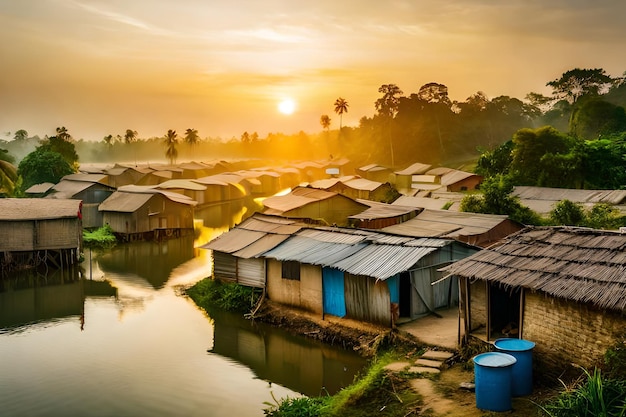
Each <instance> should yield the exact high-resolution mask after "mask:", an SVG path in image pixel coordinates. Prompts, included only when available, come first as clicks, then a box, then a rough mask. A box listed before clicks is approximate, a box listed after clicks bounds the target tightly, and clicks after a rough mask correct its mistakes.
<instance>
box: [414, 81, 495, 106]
mask: <svg viewBox="0 0 626 417" xmlns="http://www.w3.org/2000/svg"><path fill="white" fill-rule="evenodd" d="M483 95H484V94H483ZM417 97H418V98H419V99H420V100H422V101H425V102H427V103H442V104H446V105H448V106H450V105H451V104H452V102H451V101H450V98H449V97H448V87H447V86H446V85H444V84H439V83H428V84H424V85H423V86H421V87H420V89H419V91H418V92H417Z"/></svg>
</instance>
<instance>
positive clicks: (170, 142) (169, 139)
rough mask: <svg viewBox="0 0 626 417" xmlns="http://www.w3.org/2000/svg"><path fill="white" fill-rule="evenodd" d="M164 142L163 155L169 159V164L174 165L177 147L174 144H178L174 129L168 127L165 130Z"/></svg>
mask: <svg viewBox="0 0 626 417" xmlns="http://www.w3.org/2000/svg"><path fill="white" fill-rule="evenodd" d="M164 143H165V146H166V147H167V149H166V151H165V157H166V158H167V159H168V160H169V161H170V165H174V164H175V163H176V158H177V157H178V149H176V146H177V145H178V135H177V134H176V131H175V130H172V129H169V130H168V131H167V134H166V135H165V141H164Z"/></svg>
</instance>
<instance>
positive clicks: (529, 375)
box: [493, 339, 535, 397]
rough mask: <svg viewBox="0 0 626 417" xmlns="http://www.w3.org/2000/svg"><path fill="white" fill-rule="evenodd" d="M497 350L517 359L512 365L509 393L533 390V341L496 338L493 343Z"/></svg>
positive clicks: (521, 393) (528, 393) (520, 394)
mask: <svg viewBox="0 0 626 417" xmlns="http://www.w3.org/2000/svg"><path fill="white" fill-rule="evenodd" d="M493 345H494V346H495V347H496V349H497V350H498V351H499V352H502V353H507V354H509V355H511V356H513V357H514V358H515V359H517V362H516V363H515V365H513V376H512V378H513V380H512V382H511V393H512V395H513V396H514V397H521V396H524V395H530V394H532V392H533V348H534V347H535V343H534V342H531V341H529V340H524V339H498V340H496V341H495V342H494V344H493Z"/></svg>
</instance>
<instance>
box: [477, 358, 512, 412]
mask: <svg viewBox="0 0 626 417" xmlns="http://www.w3.org/2000/svg"><path fill="white" fill-rule="evenodd" d="M473 360H474V385H475V386H476V407H477V408H480V409H481V410H490V411H509V410H510V409H511V376H512V368H513V365H514V364H515V362H517V360H516V359H515V358H514V357H513V356H511V355H509V354H506V353H501V352H487V353H481V354H480V355H476V356H474V358H473Z"/></svg>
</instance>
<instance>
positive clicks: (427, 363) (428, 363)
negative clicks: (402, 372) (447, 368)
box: [415, 358, 443, 369]
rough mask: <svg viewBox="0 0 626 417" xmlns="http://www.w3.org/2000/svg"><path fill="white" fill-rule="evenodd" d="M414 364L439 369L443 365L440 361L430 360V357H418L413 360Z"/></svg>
mask: <svg viewBox="0 0 626 417" xmlns="http://www.w3.org/2000/svg"><path fill="white" fill-rule="evenodd" d="M415 365H419V366H425V367H428V368H436V369H440V368H441V366H442V365H443V362H442V361H437V360H432V359H421V358H420V359H418V360H416V361H415Z"/></svg>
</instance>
